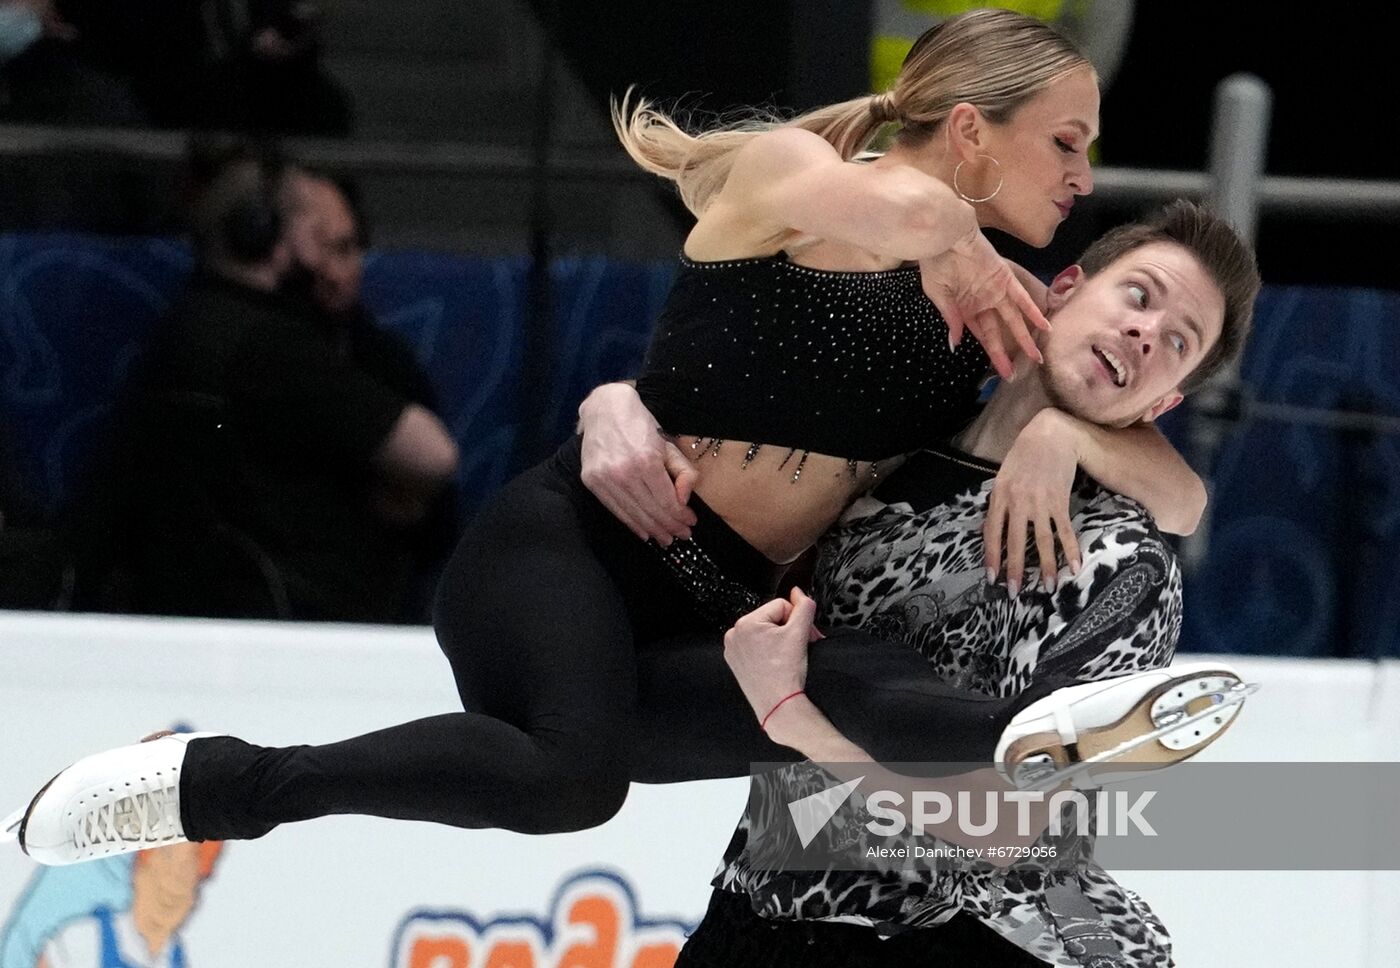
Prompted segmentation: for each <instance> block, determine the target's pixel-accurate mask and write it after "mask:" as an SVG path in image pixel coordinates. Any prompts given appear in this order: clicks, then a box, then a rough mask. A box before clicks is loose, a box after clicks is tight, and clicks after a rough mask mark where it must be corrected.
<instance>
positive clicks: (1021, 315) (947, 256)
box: [919, 230, 1050, 380]
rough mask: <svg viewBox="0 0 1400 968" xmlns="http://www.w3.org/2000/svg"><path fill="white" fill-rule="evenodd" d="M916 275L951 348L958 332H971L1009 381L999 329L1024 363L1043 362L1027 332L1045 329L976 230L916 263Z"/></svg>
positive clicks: (1023, 289) (1018, 285)
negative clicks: (943, 324)
mask: <svg viewBox="0 0 1400 968" xmlns="http://www.w3.org/2000/svg"><path fill="white" fill-rule="evenodd" d="M919 272H920V274H921V276H922V278H923V285H924V292H925V294H927V295H928V297H929V299H931V300H933V304H934V305H935V306H937V307H938V310H939V312H941V313H942V314H943V318H944V320H946V321H947V323H948V338H949V342H950V344H951V345H953V346H956V345H957V344H958V343H959V342H960V341H961V340H962V335H963V332H964V330H966V331H969V332H971V333H972V335H973V336H974V337H976V339H977V342H979V343H981V344H982V348H983V349H985V350H986V351H987V357H988V358H989V359H990V360H991V363H992V366H993V367H994V368H995V369H996V371H997V373H999V374H1001V376H1002V377H1003V378H1005V379H1008V380H1009V379H1011V375H1012V372H1013V367H1012V364H1011V357H1010V356H1009V355H1008V353H1007V351H1006V342H1005V340H1004V339H1003V337H1002V330H1003V329H1004V330H1005V331H1006V335H1008V336H1010V337H1011V339H1012V341H1013V342H1014V343H1015V344H1016V345H1018V346H1020V348H1021V350H1022V351H1023V352H1024V353H1025V354H1026V355H1027V356H1028V357H1030V358H1031V359H1033V360H1035V361H1036V362H1037V363H1041V362H1044V360H1043V359H1042V357H1041V355H1040V350H1039V349H1038V348H1036V345H1035V339H1034V337H1032V335H1031V328H1032V327H1035V328H1037V329H1045V330H1048V329H1049V328H1050V323H1049V321H1048V320H1047V319H1046V318H1045V314H1044V313H1042V312H1041V311H1040V307H1038V306H1037V305H1036V303H1035V300H1034V299H1033V298H1031V295H1030V294H1029V293H1028V292H1027V291H1026V287H1025V286H1023V285H1022V284H1021V283H1020V282H1019V281H1018V280H1017V279H1016V275H1015V273H1013V272H1012V271H1011V267H1010V266H1009V265H1008V264H1007V262H1006V260H1005V259H1003V258H1002V257H1001V256H999V255H997V252H996V250H995V249H993V248H992V244H991V243H990V242H988V241H987V238H986V236H984V235H983V234H982V233H981V231H980V230H979V231H974V232H972V233H971V234H969V235H966V236H964V237H963V238H962V239H960V240H959V241H958V242H957V243H955V244H954V245H953V247H952V248H950V249H948V250H947V251H946V252H944V253H942V254H941V255H937V256H934V257H933V258H931V259H921V260H920V261H919Z"/></svg>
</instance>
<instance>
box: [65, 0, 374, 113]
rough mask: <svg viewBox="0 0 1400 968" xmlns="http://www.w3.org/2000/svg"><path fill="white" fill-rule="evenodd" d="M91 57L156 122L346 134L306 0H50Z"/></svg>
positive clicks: (341, 94) (313, 8) (338, 93)
mask: <svg viewBox="0 0 1400 968" xmlns="http://www.w3.org/2000/svg"><path fill="white" fill-rule="evenodd" d="M58 2H60V3H61V4H62V9H63V11H64V12H65V14H66V15H67V16H68V18H69V19H70V20H71V22H72V23H73V24H74V25H76V27H77V29H78V30H79V31H80V32H81V35H82V36H83V38H84V39H86V40H88V41H90V43H91V45H92V52H93V57H94V58H95V59H97V60H99V61H100V62H101V63H103V64H105V65H107V67H108V68H109V69H110V70H112V71H114V72H116V73H119V74H121V75H122V76H123V77H127V78H129V79H130V80H131V82H132V84H133V85H134V87H135V89H136V91H137V94H138V96H139V98H140V100H141V102H142V104H143V106H144V108H145V110H146V112H147V113H148V114H149V116H150V118H151V120H152V122H153V123H154V124H155V125H157V126H158V127H164V128H184V129H203V130H225V131H247V132H257V133H264V134H304V135H326V136H344V135H348V134H349V133H350V131H351V127H352V109H351V105H350V100H349V97H348V96H347V94H346V93H345V90H344V89H343V88H342V87H341V86H340V85H339V84H338V83H336V81H335V80H334V79H332V78H331V77H330V76H329V75H328V74H327V73H326V71H325V69H324V68H323V66H322V64H321V29H320V28H321V10H320V7H319V6H318V5H317V4H315V3H310V2H307V0H203V2H198V3H196V2H193V0H122V2H121V3H113V2H111V0H58Z"/></svg>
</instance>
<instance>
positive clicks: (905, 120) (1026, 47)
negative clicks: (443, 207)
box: [612, 10, 1092, 215]
mask: <svg viewBox="0 0 1400 968" xmlns="http://www.w3.org/2000/svg"><path fill="white" fill-rule="evenodd" d="M1083 69H1089V70H1092V67H1091V66H1090V64H1089V61H1088V60H1087V59H1086V58H1085V57H1084V55H1083V54H1081V53H1080V52H1079V50H1078V49H1077V48H1075V46H1074V45H1073V44H1072V43H1071V42H1070V41H1069V40H1067V39H1066V38H1065V37H1063V36H1062V35H1061V34H1059V33H1058V32H1056V31H1055V29H1054V28H1052V27H1050V26H1048V25H1047V24H1044V23H1042V22H1041V21H1039V20H1035V19H1034V18H1031V17H1027V16H1025V15H1023V14H1019V13H1014V12H1012V11H1010V10H973V11H971V12H969V13H965V14H962V15H961V16H958V17H953V18H951V19H949V20H945V21H943V22H942V23H940V24H938V25H937V26H935V27H933V28H932V29H930V30H927V31H925V32H924V34H923V35H922V36H921V37H920V38H919V39H918V40H917V41H915V43H914V46H913V48H911V49H910V51H909V56H907V57H906V58H905V59H904V66H903V67H902V68H901V69H900V72H899V77H898V78H896V79H895V83H894V86H893V87H892V88H891V89H890V90H889V91H886V92H884V93H882V94H873V95H868V96H865V97H858V98H853V99H852V100H849V101H842V102H840V103H839V104H830V105H827V106H826V107H821V108H817V109H816V110H813V111H808V112H807V113H806V114H801V115H798V116H797V117H795V118H792V119H790V120H783V119H781V118H777V117H774V116H772V115H767V114H762V113H759V112H753V113H752V115H751V116H750V117H748V118H745V119H743V120H740V121H737V122H734V123H730V124H723V125H720V126H717V127H713V128H710V129H708V130H704V131H700V132H698V133H694V134H692V133H691V132H689V131H687V130H685V128H683V127H682V126H681V125H680V124H678V123H677V122H676V120H675V119H674V118H673V117H671V115H669V114H667V113H666V112H665V111H663V110H661V109H660V108H658V107H657V106H656V105H655V104H653V103H652V102H650V101H648V100H647V99H645V98H642V97H637V98H636V99H635V100H633V90H632V89H631V88H628V90H627V93H626V94H624V95H623V97H622V100H621V101H620V102H619V101H614V102H613V104H612V121H613V127H614V128H615V129H616V131H617V136H618V139H619V140H620V141H621V142H622V146H623V148H625V149H626V150H627V153H628V154H629V155H631V156H632V160H633V161H635V162H636V163H637V164H638V165H640V166H641V167H642V168H644V169H646V170H647V171H649V172H651V173H652V174H655V175H660V176H661V177H662V178H666V179H669V180H670V181H673V182H675V183H676V187H677V188H678V189H679V190H680V195H681V201H683V202H685V205H686V207H687V208H689V209H690V211H691V212H693V213H694V214H695V215H699V214H700V213H701V212H703V211H704V210H705V207H706V206H707V205H708V204H709V202H710V200H711V199H713V198H714V196H715V194H716V193H717V192H718V191H719V190H720V189H721V188H723V187H724V183H725V180H726V179H727V178H728V177H729V170H730V168H731V167H733V164H734V156H735V154H736V153H737V152H738V150H739V149H740V148H741V147H743V146H744V145H745V144H746V143H747V142H748V141H749V140H750V139H752V138H753V137H754V136H756V135H758V134H760V133H762V132H764V131H767V130H770V129H772V128H776V127H783V126H786V127H794V128H802V129H804V130H806V131H811V132H814V133H816V134H818V135H820V136H821V137H822V138H824V139H826V140H827V141H828V142H830V143H831V145H832V146H833V147H834V148H835V149H836V151H837V152H838V153H839V154H840V155H841V157H842V158H843V159H846V160H848V161H849V160H850V159H852V158H854V157H855V156H856V155H858V154H859V153H860V152H862V151H864V150H865V149H866V148H867V147H868V146H869V145H870V142H871V140H872V139H873V138H874V137H875V135H876V134H877V133H878V132H879V131H880V129H881V128H882V127H884V126H885V125H886V124H890V123H897V124H898V125H899V126H900V128H899V135H898V137H899V139H900V140H901V141H902V142H905V143H908V144H920V143H922V142H924V141H927V140H928V138H929V137H931V136H932V134H933V133H934V131H935V130H937V128H938V126H939V125H941V124H942V123H943V122H944V121H945V120H946V119H947V117H948V115H949V113H951V111H952V110H953V107H954V106H955V105H958V104H961V103H962V102H964V101H966V102H967V103H969V104H972V105H974V106H975V107H976V108H978V109H979V110H980V111H981V112H982V113H983V115H985V116H986V117H987V119H988V120H990V121H991V122H993V123H994V124H1002V123H1005V122H1006V121H1009V120H1010V119H1011V116H1012V114H1014V113H1015V111H1016V109H1017V108H1019V107H1020V106H1021V105H1022V104H1024V103H1025V102H1027V101H1029V100H1030V99H1031V98H1033V97H1035V95H1037V94H1039V93H1040V92H1041V91H1043V90H1045V89H1046V88H1047V87H1049V86H1050V85H1051V84H1053V83H1054V82H1055V81H1057V80H1059V79H1060V78H1062V77H1064V76H1066V75H1067V74H1071V73H1073V72H1075V71H1077V70H1083Z"/></svg>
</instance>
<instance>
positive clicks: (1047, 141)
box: [959, 68, 1099, 247]
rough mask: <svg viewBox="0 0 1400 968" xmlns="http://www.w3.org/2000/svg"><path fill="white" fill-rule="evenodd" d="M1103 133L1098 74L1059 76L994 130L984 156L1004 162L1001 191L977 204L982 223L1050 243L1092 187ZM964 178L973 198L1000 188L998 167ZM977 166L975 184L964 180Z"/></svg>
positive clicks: (965, 189) (979, 166)
mask: <svg viewBox="0 0 1400 968" xmlns="http://www.w3.org/2000/svg"><path fill="white" fill-rule="evenodd" d="M1098 136H1099V88H1098V80H1097V78H1096V77H1095V76H1094V73H1093V71H1091V70H1089V69H1087V68H1086V69H1084V70H1080V71H1075V72H1074V73H1073V74H1069V75H1066V76H1065V77H1062V78H1060V79H1059V80H1058V81H1056V82H1055V83H1054V84H1051V85H1050V86H1049V87H1047V88H1046V89H1045V90H1043V91H1041V92H1040V93H1039V94H1037V95H1036V96H1035V97H1033V98H1031V100H1029V101H1027V102H1026V103H1025V104H1023V105H1021V107H1020V109H1018V110H1017V111H1016V113H1015V114H1013V115H1012V116H1011V120H1010V121H1008V122H1006V123H1005V124H1000V125H996V124H994V125H991V126H990V129H989V132H988V137H987V141H986V148H985V151H986V153H987V154H989V155H991V156H992V157H993V158H995V159H996V160H997V161H998V162H1000V163H1001V172H1000V173H1001V175H1002V176H1004V181H1003V182H1002V186H1001V191H999V192H998V193H997V195H996V197H995V198H993V199H992V200H991V201H989V202H984V203H982V204H979V205H977V206H976V208H977V209H978V211H979V214H980V215H981V221H982V224H983V225H988V226H991V227H993V228H997V229H1001V230H1002V231H1004V232H1008V233H1010V234H1011V235H1014V236H1015V237H1016V238H1018V239H1020V240H1021V241H1023V242H1025V243H1027V244H1028V245H1034V246H1036V247H1040V246H1045V245H1049V244H1050V240H1051V239H1052V238H1053V237H1054V235H1055V230H1056V229H1057V228H1059V227H1060V223H1061V222H1062V221H1064V220H1065V219H1066V218H1068V217H1069V212H1070V209H1071V208H1072V207H1073V206H1074V200H1075V197H1076V196H1079V195H1087V194H1089V193H1090V192H1091V191H1093V190H1094V176H1093V173H1092V172H1091V171H1090V170H1089V155H1088V151H1089V145H1090V144H1092V143H1093V141H1094V139H1095V138H1097V137H1098ZM963 167H964V173H965V174H964V175H963V176H960V178H959V185H960V186H961V188H962V190H963V192H964V193H965V194H967V195H970V196H972V197H973V198H980V197H982V196H984V195H988V194H990V193H991V191H992V190H993V189H994V188H995V187H996V183H997V170H996V166H995V165H992V164H990V163H980V162H977V161H974V162H971V163H969V164H967V165H964V166H963ZM969 168H975V169H976V172H975V179H974V180H972V181H970V182H969V180H968V179H967V177H966V172H967V169H969Z"/></svg>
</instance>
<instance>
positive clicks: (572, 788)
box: [516, 762, 631, 834]
mask: <svg viewBox="0 0 1400 968" xmlns="http://www.w3.org/2000/svg"><path fill="white" fill-rule="evenodd" d="M630 785H631V779H630V777H629V776H628V772H627V770H626V769H625V767H624V765H623V764H619V763H613V762H606V763H592V764H582V765H581V764H577V763H573V764H555V768H554V769H551V770H546V771H542V772H540V773H539V774H538V775H537V776H535V777H534V778H533V782H532V783H531V784H530V788H529V789H528V790H527V791H526V794H525V795H526V800H527V802H525V803H523V804H522V805H521V806H522V810H521V818H520V826H519V827H517V828H516V829H518V830H520V831H521V832H522V833H532V834H548V833H569V832H571V831H575V830H587V829H589V828H591V827H597V826H601V825H602V824H604V823H607V822H608V821H609V820H611V819H612V818H613V817H614V816H616V815H617V812H618V811H619V810H621V809H622V804H623V802H624V801H625V800H626V799H627V791H628V788H629V786H630Z"/></svg>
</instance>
